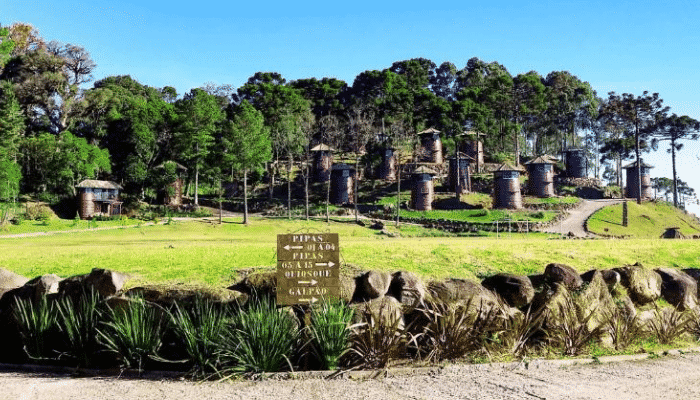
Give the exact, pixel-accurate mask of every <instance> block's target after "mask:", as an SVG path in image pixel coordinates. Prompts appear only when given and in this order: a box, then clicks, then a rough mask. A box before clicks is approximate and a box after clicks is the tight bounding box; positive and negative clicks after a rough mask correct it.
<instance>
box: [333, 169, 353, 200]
mask: <svg viewBox="0 0 700 400" xmlns="http://www.w3.org/2000/svg"><path fill="white" fill-rule="evenodd" d="M354 179H355V168H354V167H353V166H350V165H348V164H335V165H333V167H332V168H331V187H330V190H331V193H330V199H329V200H330V202H331V203H332V204H337V205H341V204H352V203H353V202H354V198H355V196H354V183H355V182H354Z"/></svg>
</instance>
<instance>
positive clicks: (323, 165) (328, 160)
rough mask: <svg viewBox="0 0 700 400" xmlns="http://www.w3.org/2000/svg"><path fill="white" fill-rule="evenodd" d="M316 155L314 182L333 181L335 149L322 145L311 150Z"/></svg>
mask: <svg viewBox="0 0 700 400" xmlns="http://www.w3.org/2000/svg"><path fill="white" fill-rule="evenodd" d="M310 151H311V152H312V153H313V154H314V163H313V175H312V176H313V181H314V182H328V180H329V179H331V168H332V165H333V153H332V152H333V149H331V148H330V147H328V146H326V145H325V144H323V143H321V144H319V145H318V146H315V147H313V148H312V149H311V150H310Z"/></svg>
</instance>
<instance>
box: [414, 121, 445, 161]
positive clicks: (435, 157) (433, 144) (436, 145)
mask: <svg viewBox="0 0 700 400" xmlns="http://www.w3.org/2000/svg"><path fill="white" fill-rule="evenodd" d="M418 136H420V138H421V146H422V148H423V151H424V152H425V158H424V159H425V161H426V162H429V163H433V164H442V161H443V159H442V141H441V140H440V131H439V130H437V129H435V128H429V129H426V130H424V131H422V132H418Z"/></svg>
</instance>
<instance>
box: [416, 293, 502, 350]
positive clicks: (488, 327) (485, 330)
mask: <svg viewBox="0 0 700 400" xmlns="http://www.w3.org/2000/svg"><path fill="white" fill-rule="evenodd" d="M498 308H499V307H498V306H493V307H490V308H487V307H486V306H485V305H484V304H480V305H479V306H478V307H476V306H474V307H473V306H472V301H467V302H466V303H461V304H460V303H455V304H451V303H448V302H445V301H441V300H433V301H429V302H427V303H426V304H425V305H424V306H423V307H422V308H421V312H422V313H423V315H424V316H425V320H426V323H425V325H424V328H423V332H421V335H420V337H418V339H417V341H416V342H417V343H418V344H419V352H418V353H419V354H421V355H423V357H425V358H426V359H427V360H429V361H442V360H454V359H457V358H460V357H462V356H464V355H465V354H467V353H469V352H474V351H479V350H483V349H485V344H486V341H487V338H489V337H493V336H494V335H496V333H497V331H498V330H499V329H500V325H501V324H500V318H499V317H498V315H499V312H498Z"/></svg>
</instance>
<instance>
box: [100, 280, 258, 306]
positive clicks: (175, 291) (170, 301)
mask: <svg viewBox="0 0 700 400" xmlns="http://www.w3.org/2000/svg"><path fill="white" fill-rule="evenodd" d="M137 296H138V297H141V298H143V299H144V300H146V301H149V302H151V303H155V304H158V305H161V306H163V307H166V308H170V307H171V306H174V305H175V304H178V305H179V306H182V305H190V304H192V303H194V302H195V300H197V299H202V300H206V301H211V302H214V303H230V302H237V303H240V304H243V303H245V302H246V301H247V300H248V295H247V294H244V293H241V292H238V291H235V290H226V289H220V290H213V289H211V288H204V287H197V286H182V285H147V286H137V287H133V288H131V289H129V290H127V291H125V292H124V293H123V294H122V295H119V296H112V297H110V298H109V299H108V301H107V302H108V303H109V304H110V305H114V304H120V303H122V302H124V301H127V302H128V299H129V298H133V297H137Z"/></svg>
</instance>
